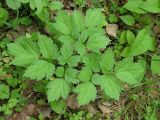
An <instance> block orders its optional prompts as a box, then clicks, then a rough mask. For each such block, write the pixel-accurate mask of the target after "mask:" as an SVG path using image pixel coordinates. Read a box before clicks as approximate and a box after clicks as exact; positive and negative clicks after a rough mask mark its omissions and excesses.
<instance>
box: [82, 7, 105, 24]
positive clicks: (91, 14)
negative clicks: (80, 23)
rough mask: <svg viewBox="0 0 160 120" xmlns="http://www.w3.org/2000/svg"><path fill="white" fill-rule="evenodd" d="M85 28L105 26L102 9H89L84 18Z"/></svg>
mask: <svg viewBox="0 0 160 120" xmlns="http://www.w3.org/2000/svg"><path fill="white" fill-rule="evenodd" d="M85 25H86V27H102V26H105V25H106V20H105V16H104V15H103V13H102V9H99V8H94V9H89V10H87V12H86V16H85Z"/></svg>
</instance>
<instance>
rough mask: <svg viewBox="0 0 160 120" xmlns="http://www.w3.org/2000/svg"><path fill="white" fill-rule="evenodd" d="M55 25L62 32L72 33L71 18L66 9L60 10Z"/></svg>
mask: <svg viewBox="0 0 160 120" xmlns="http://www.w3.org/2000/svg"><path fill="white" fill-rule="evenodd" d="M55 20H56V23H55V24H54V27H55V28H56V30H58V31H59V32H60V33H62V34H70V33H71V18H70V16H69V15H68V14H67V12H65V11H59V12H58V14H57V16H56V18H55Z"/></svg>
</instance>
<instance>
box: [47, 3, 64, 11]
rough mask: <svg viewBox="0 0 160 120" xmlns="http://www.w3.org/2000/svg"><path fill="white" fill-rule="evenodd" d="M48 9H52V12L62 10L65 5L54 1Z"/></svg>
mask: <svg viewBox="0 0 160 120" xmlns="http://www.w3.org/2000/svg"><path fill="white" fill-rule="evenodd" d="M48 7H49V8H50V10H61V9H62V8H63V7H64V5H63V4H62V2H60V1H53V2H50V3H49V5H48Z"/></svg>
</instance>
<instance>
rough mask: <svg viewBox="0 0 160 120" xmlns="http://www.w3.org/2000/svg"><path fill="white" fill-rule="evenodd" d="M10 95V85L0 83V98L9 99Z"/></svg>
mask: <svg viewBox="0 0 160 120" xmlns="http://www.w3.org/2000/svg"><path fill="white" fill-rule="evenodd" d="M9 95H10V92H9V86H7V85H5V84H0V99H1V100H4V99H8V98H9Z"/></svg>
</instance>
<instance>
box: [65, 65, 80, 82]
mask: <svg viewBox="0 0 160 120" xmlns="http://www.w3.org/2000/svg"><path fill="white" fill-rule="evenodd" d="M77 75H78V71H77V70H76V69H74V68H68V69H67V70H66V71H65V81H67V82H69V83H73V84H75V83H78V82H79V80H78V79H77Z"/></svg>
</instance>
